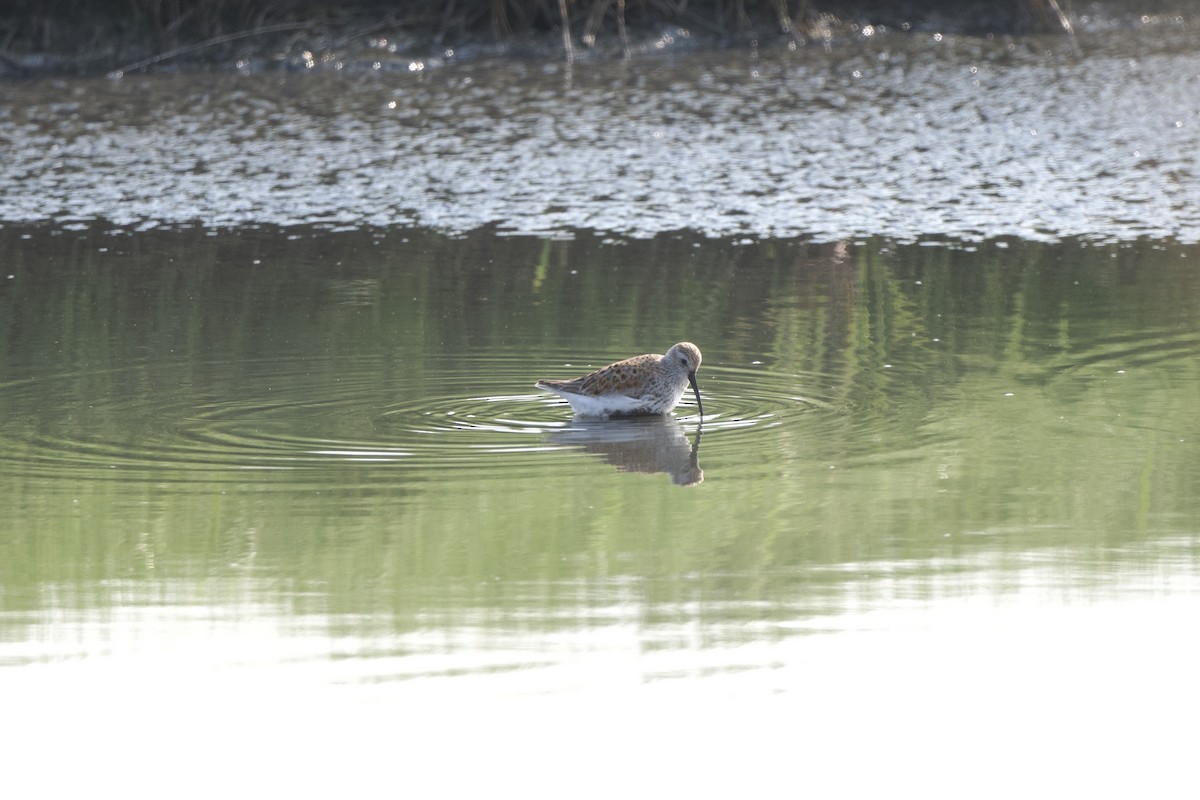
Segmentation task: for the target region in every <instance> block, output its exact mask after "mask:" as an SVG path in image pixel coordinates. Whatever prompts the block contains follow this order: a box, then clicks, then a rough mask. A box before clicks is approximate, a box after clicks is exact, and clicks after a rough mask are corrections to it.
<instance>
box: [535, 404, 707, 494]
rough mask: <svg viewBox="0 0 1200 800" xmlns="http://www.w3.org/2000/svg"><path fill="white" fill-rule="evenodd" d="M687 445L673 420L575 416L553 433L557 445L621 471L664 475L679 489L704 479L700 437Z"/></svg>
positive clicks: (679, 426) (680, 427) (698, 431)
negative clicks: (595, 457) (577, 449)
mask: <svg viewBox="0 0 1200 800" xmlns="http://www.w3.org/2000/svg"><path fill="white" fill-rule="evenodd" d="M701 433H702V431H701V430H700V429H697V430H696V441H695V442H689V441H688V437H687V434H686V433H685V432H684V430H683V425H682V424H680V422H679V420H677V419H675V418H674V417H662V416H656V417H634V418H630V419H602V420H596V419H585V418H581V417H576V418H575V419H573V420H572V421H571V423H570V424H569V425H568V426H567V427H566V428H563V429H562V430H561V431H559V432H557V433H555V434H554V439H555V441H556V442H558V443H560V444H571V445H577V446H579V447H580V448H581V449H583V451H584V452H587V453H593V454H595V455H598V456H601V457H603V458H604V460H605V461H606V462H607V463H609V464H611V465H613V466H614V467H616V468H617V469H618V470H620V471H621V472H644V473H655V472H666V473H667V474H669V475H670V476H671V481H672V482H673V483H675V484H678V485H679V486H694V485H696V484H698V483H700V482H701V481H703V480H704V470H702V469H700V463H699V453H700V436H701Z"/></svg>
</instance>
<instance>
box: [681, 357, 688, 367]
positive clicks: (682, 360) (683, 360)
mask: <svg viewBox="0 0 1200 800" xmlns="http://www.w3.org/2000/svg"><path fill="white" fill-rule="evenodd" d="M679 363H680V364H683V365H684V366H685V367H686V366H687V359H686V358H683V357H682V356H680V358H679Z"/></svg>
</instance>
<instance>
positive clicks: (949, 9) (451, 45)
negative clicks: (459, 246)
mask: <svg viewBox="0 0 1200 800" xmlns="http://www.w3.org/2000/svg"><path fill="white" fill-rule="evenodd" d="M1147 16H1149V17H1152V18H1154V19H1155V20H1158V19H1161V18H1178V21H1179V22H1180V23H1183V24H1189V23H1191V24H1194V22H1195V19H1196V18H1197V12H1196V10H1195V9H1194V7H1193V6H1192V5H1191V4H1189V3H1187V2H1184V0H1138V2H1130V0H1107V1H1106V2H1098V3H1091V4H1081V3H1073V4H1072V3H1066V2H1064V0H1003V1H1002V2H996V0H966V1H965V2H964V1H963V0H924V2H915V1H914V0H899V1H893V2H884V1H881V0H735V2H715V0H710V1H708V2H705V1H704V0H700V1H699V2H689V3H680V2H670V0H519V1H517V2H504V0H473V1H472V0H463V1H462V2H456V3H444V4H436V6H435V4H429V3H422V2H416V1H415V0H402V1H401V2H396V1H395V0H388V1H387V2H385V0H351V2H337V3H332V2H313V1H312V0H238V1H237V2H229V1H228V0H196V1H195V2H192V3H187V4H180V3H176V2H169V0H93V2H91V3H89V4H86V5H85V6H84V7H83V8H81V7H80V4H79V3H77V2H74V1H73V0H15V2H12V3H9V4H6V6H5V10H0V43H2V44H0V76H9V77H19V76H28V75H38V74H43V75H44V74H54V73H58V74H98V73H105V72H110V71H113V70H122V71H128V70H135V71H136V70H144V69H149V68H153V69H180V68H197V67H202V68H211V67H213V66H217V67H222V66H224V67H228V66H232V65H234V64H237V65H241V66H244V65H252V66H254V67H257V68H270V67H284V68H288V67H298V68H311V67H312V65H313V63H316V64H322V63H332V62H337V63H338V64H339V65H340V66H341V67H345V66H347V65H350V66H353V65H355V64H365V65H372V66H373V65H374V64H376V63H379V62H380V61H381V60H382V61H383V63H384V64H385V65H386V62H387V60H388V58H389V57H400V58H402V59H403V58H407V57H428V56H430V55H432V54H434V53H442V52H446V51H447V50H449V51H454V52H456V53H457V54H459V56H460V57H461V56H463V55H471V54H478V55H488V56H490V55H518V56H528V55H534V56H544V57H552V58H562V57H564V56H567V57H569V58H572V59H574V58H588V57H594V56H597V55H598V56H602V57H607V56H618V57H619V56H622V55H629V54H636V53H637V52H639V51H650V52H653V51H654V50H655V49H656V47H658V46H660V45H659V43H660V40H661V38H662V37H663V36H668V37H674V38H679V37H683V38H686V39H689V40H691V41H693V42H695V43H697V44H702V45H706V46H708V45H728V44H736V43H741V42H747V41H760V42H762V43H764V44H767V43H771V42H775V41H778V42H780V43H785V44H789V45H791V46H797V45H799V46H804V45H807V44H809V43H811V42H814V41H817V42H826V43H827V42H830V41H833V40H836V39H840V38H848V39H853V38H854V37H856V36H861V35H862V33H863V31H872V30H887V29H891V30H896V31H910V32H922V31H941V32H944V33H963V34H969V35H982V34H1002V35H1009V34H1026V33H1057V34H1070V33H1071V32H1073V31H1074V30H1076V29H1077V28H1079V27H1080V26H1083V27H1085V28H1086V27H1088V26H1095V25H1096V24H1101V25H1131V26H1136V25H1138V24H1145V22H1144V20H1145V18H1146V17H1147Z"/></svg>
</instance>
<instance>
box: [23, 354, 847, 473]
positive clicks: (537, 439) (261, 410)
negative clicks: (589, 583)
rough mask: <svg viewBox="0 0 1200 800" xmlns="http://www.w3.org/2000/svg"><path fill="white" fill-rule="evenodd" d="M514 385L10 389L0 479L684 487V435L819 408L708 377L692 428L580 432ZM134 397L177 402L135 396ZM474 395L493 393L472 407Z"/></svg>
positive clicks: (760, 387) (498, 380)
mask: <svg viewBox="0 0 1200 800" xmlns="http://www.w3.org/2000/svg"><path fill="white" fill-rule="evenodd" d="M528 370H529V365H528V360H527V358H526V357H522V356H519V355H515V354H513V355H494V356H489V357H486V358H477V359H473V360H470V361H458V362H456V363H454V364H446V365H445V366H444V367H440V368H435V369H432V370H429V371H426V372H424V373H419V374H418V373H400V374H401V375H403V376H404V377H397V376H396V375H392V376H391V377H389V378H381V377H379V376H380V374H382V373H381V371H380V370H379V369H378V365H377V364H376V363H375V362H373V361H372V360H370V359H365V358H364V359H351V360H349V361H348V362H342V363H338V364H336V365H333V364H316V365H314V364H313V363H312V362H311V361H308V360H299V359H297V360H293V361H288V360H286V359H285V360H282V361H280V360H274V361H271V362H270V363H266V362H264V363H251V364H239V365H234V366H230V365H224V364H202V365H195V364H179V363H168V364H155V365H150V364H140V365H132V366H130V367H128V368H127V369H125V370H117V371H115V372H114V371H108V372H106V373H99V372H97V373H89V372H87V371H82V372H69V373H60V374H57V375H45V376H39V377H37V378H36V379H26V380H19V381H11V382H9V383H7V384H3V385H0V397H2V398H3V399H4V402H5V405H6V407H8V408H9V409H12V412H11V413H10V414H9V415H8V416H7V418H6V419H5V421H4V423H3V425H0V442H2V444H3V446H4V448H5V450H6V451H7V453H8V458H6V459H5V461H4V462H3V464H4V465H3V467H0V469H3V470H5V471H8V472H11V473H21V474H25V475H30V476H39V477H50V476H56V477H61V478H65V479H86V480H96V479H101V480H122V479H127V480H134V479H136V480H146V479H152V480H155V481H161V482H186V481H214V480H216V481H246V480H252V479H254V478H252V477H251V476H252V475H254V474H257V475H259V476H260V477H259V478H258V479H257V480H266V478H264V477H262V476H263V475H269V474H271V473H280V474H286V475H287V476H288V477H287V482H288V483H292V482H295V481H300V482H305V481H316V482H320V481H325V480H328V479H329V478H328V473H329V472H330V471H336V470H346V469H359V470H360V471H364V470H365V472H362V475H363V476H364V479H366V480H376V479H377V480H386V479H387V478H388V476H389V475H390V474H391V471H394V470H395V469H419V470H421V471H422V472H423V473H424V474H435V473H436V471H438V470H448V469H453V470H481V471H487V470H503V472H504V473H505V474H508V475H511V474H513V471H514V470H521V469H528V470H530V472H531V474H532V473H534V472H540V471H542V470H543V469H544V468H545V464H544V459H546V458H559V459H572V460H573V462H574V463H579V464H591V463H594V459H583V460H580V459H579V458H578V455H579V453H581V452H583V453H590V454H592V455H598V456H600V457H601V458H602V459H603V460H605V461H607V462H608V463H609V464H611V465H613V466H616V467H617V468H618V469H619V470H622V471H635V472H647V471H648V472H669V473H670V474H671V475H672V477H673V479H675V480H676V482H679V483H685V484H686V483H695V482H698V480H699V475H700V474H702V473H699V471H698V467H697V464H696V461H697V453H696V447H695V442H698V439H699V437H698V436H697V435H696V433H697V432H698V431H700V432H703V433H705V434H708V435H709V438H708V440H707V441H708V442H710V443H714V444H715V443H718V442H720V441H721V440H722V438H723V437H725V436H726V435H734V434H736V435H737V436H739V437H745V436H746V435H747V434H751V433H753V431H755V430H758V431H763V432H766V431H769V430H771V429H774V428H778V427H779V426H782V425H785V424H787V421H788V419H789V418H794V417H795V415H797V414H799V413H801V412H805V411H812V410H816V409H820V408H822V407H828V406H829V405H830V403H829V401H828V400H821V399H813V398H810V397H806V396H804V395H802V394H800V393H792V391H791V388H792V384H793V383H794V382H795V381H794V380H793V378H795V376H783V375H775V374H771V373H767V372H757V373H756V372H755V371H754V370H745V369H737V368H723V367H720V366H715V367H712V368H706V370H705V381H704V383H703V384H702V391H703V392H704V399H705V403H706V408H707V409H709V410H710V412H711V413H709V414H708V415H706V417H705V418H704V420H703V422H702V424H701V420H699V419H698V418H697V416H696V415H695V413H694V410H695V409H694V405H692V404H691V403H690V402H687V403H684V404H682V405H681V406H680V407H679V408H678V409H677V412H676V414H675V415H673V416H668V417H663V418H657V419H654V420H651V421H639V420H632V421H598V420H581V419H577V418H575V417H574V416H573V415H572V413H571V410H570V407H569V406H568V405H567V404H566V403H565V402H564V401H562V400H561V399H559V398H557V397H553V396H551V395H548V394H546V393H542V392H537V391H524V390H523V387H526V386H528V385H529V383H530V381H529V379H528ZM198 372H202V373H205V374H206V375H207V376H208V380H207V385H206V386H202V385H200V382H198V381H196V380H194V379H193V380H192V381H191V382H190V383H188V382H186V381H182V380H180V379H179V378H178V377H177V376H179V375H182V374H185V373H187V374H195V373H198ZM247 376H251V377H247ZM481 376H483V377H481ZM147 384H156V385H163V386H169V385H175V386H177V387H179V388H176V389H174V390H171V391H145V389H144V387H145V386H146V385H147ZM488 388H495V391H494V392H492V393H486V391H485V392H480V389H484V390H486V389H488ZM514 390H516V391H514ZM47 397H53V398H54V401H53V402H51V403H47V402H46V399H45V398H47ZM732 444H733V440H727V441H726V442H725V446H729V445H732ZM743 446H746V447H753V444H752V443H751V442H743Z"/></svg>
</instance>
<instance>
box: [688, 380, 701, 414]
mask: <svg viewBox="0 0 1200 800" xmlns="http://www.w3.org/2000/svg"><path fill="white" fill-rule="evenodd" d="M688 382H689V383H691V384H692V391H693V392H694V393H695V395H696V407H697V408H698V409H700V419H704V404H703V403H701V402H700V387H699V386H697V385H696V373H694V372H689V373H688Z"/></svg>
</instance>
